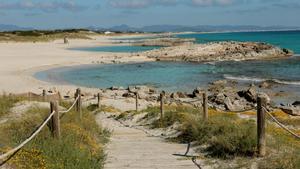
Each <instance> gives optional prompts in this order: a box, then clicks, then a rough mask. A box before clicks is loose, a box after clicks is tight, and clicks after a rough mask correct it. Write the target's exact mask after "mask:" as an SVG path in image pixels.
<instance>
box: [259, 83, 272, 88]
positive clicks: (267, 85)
mask: <svg viewBox="0 0 300 169" xmlns="http://www.w3.org/2000/svg"><path fill="white" fill-rule="evenodd" d="M259 88H264V89H268V88H271V84H270V83H269V82H267V81H264V82H262V83H261V84H260V85H259Z"/></svg>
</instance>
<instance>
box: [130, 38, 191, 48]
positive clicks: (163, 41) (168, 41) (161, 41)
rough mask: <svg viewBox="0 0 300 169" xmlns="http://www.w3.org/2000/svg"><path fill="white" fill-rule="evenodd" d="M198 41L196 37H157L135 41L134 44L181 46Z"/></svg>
mask: <svg viewBox="0 0 300 169" xmlns="http://www.w3.org/2000/svg"><path fill="white" fill-rule="evenodd" d="M195 41H196V39H194V38H190V39H183V38H157V39H147V40H144V41H138V42H135V43H133V45H134V46H163V47H169V46H179V45H191V44H193V43H194V42H195Z"/></svg>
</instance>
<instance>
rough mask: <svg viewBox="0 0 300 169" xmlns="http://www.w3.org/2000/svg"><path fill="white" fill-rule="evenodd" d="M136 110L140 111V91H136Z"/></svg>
mask: <svg viewBox="0 0 300 169" xmlns="http://www.w3.org/2000/svg"><path fill="white" fill-rule="evenodd" d="M135 111H136V112H138V111H139V93H138V92H136V93H135Z"/></svg>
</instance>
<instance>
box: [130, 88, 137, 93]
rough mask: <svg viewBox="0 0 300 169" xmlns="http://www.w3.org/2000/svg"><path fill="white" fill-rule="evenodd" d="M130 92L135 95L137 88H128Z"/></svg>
mask: <svg viewBox="0 0 300 169" xmlns="http://www.w3.org/2000/svg"><path fill="white" fill-rule="evenodd" d="M128 91H129V92H130V93H135V92H137V89H136V88H135V86H128Z"/></svg>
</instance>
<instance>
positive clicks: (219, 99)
mask: <svg viewBox="0 0 300 169" xmlns="http://www.w3.org/2000/svg"><path fill="white" fill-rule="evenodd" d="M225 98H226V96H225V95H224V93H217V94H214V95H213V96H209V97H208V99H209V100H210V101H212V102H213V103H216V104H218V105H220V104H222V105H223V104H224V100H225Z"/></svg>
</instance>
